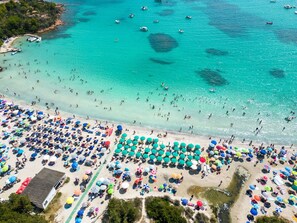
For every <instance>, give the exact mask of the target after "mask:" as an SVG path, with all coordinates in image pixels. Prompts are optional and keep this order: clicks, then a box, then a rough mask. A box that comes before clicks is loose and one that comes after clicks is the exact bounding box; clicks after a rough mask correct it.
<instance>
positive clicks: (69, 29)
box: [0, 0, 297, 144]
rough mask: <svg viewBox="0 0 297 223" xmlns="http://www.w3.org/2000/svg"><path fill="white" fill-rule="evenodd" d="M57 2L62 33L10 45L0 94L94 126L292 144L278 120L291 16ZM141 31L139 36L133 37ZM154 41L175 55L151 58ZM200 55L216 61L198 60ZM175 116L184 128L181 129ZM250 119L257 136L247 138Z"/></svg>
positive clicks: (256, 5) (189, 5) (289, 78)
mask: <svg viewBox="0 0 297 223" xmlns="http://www.w3.org/2000/svg"><path fill="white" fill-rule="evenodd" d="M63 2H64V3H65V4H66V8H67V12H66V13H65V15H64V21H66V26H64V27H60V28H59V30H58V31H55V32H52V33H49V34H45V35H44V36H43V41H42V42H41V43H28V42H26V41H24V40H20V41H18V43H17V44H16V45H17V46H20V47H21V48H22V50H23V52H22V53H20V54H17V55H14V56H12V55H10V54H7V55H6V56H2V55H1V56H0V64H1V65H3V66H5V67H7V70H6V71H5V72H2V73H0V78H1V81H0V88H1V89H2V92H5V93H6V94H7V95H9V96H11V97H14V93H16V96H15V97H17V98H19V99H22V100H26V101H32V100H36V96H37V97H38V98H40V104H41V105H45V103H49V105H50V106H51V107H52V108H55V107H59V109H63V110H65V111H69V112H73V113H78V114H81V115H84V116H86V115H89V116H90V117H94V118H101V119H110V120H117V121H125V122H129V123H132V122H133V121H134V120H135V121H137V123H136V124H139V123H141V124H142V125H148V126H151V127H158V128H166V129H170V130H180V128H182V129H181V130H182V131H183V132H191V131H192V130H189V129H188V127H189V126H191V125H193V126H194V128H193V132H194V133H197V134H202V135H218V136H230V135H231V134H234V135H236V136H237V137H238V138H240V139H242V138H245V139H246V140H251V139H252V140H255V139H256V140H260V141H269V142H273V143H280V142H286V143H288V144H290V143H296V142H297V140H296V135H297V134H296V132H297V125H296V121H295V120H293V121H292V122H290V123H287V122H286V121H285V120H284V118H285V117H287V116H289V115H290V111H296V105H297V88H296V83H297V75H296V74H297V70H296V64H297V62H296V61H297V51H296V49H297V35H296V33H297V27H296V18H297V17H296V16H297V15H295V14H294V10H285V9H284V8H283V3H281V2H277V3H269V1H256V0H251V1H243V0H238V1H226V0H200V1H195V0H182V1H173V0H168V1H162V2H163V3H156V2H154V1H153V0H142V1H135V0H113V1H107V0H104V1H93V0H85V1H67V0H66V1H63ZM286 3H288V4H290V3H291V4H294V1H288V2H286ZM141 6H148V10H147V11H142V10H141ZM130 13H134V14H135V17H134V18H133V19H131V18H129V17H128V16H129V14H130ZM186 15H191V16H192V19H191V20H187V19H185V16H186ZM116 19H119V20H120V21H121V22H120V24H116V23H115V20H116ZM154 20H159V23H153V21H154ZM266 21H273V25H266ZM141 26H147V27H148V29H149V31H148V32H141V31H140V30H139V27H141ZM179 29H183V30H184V33H182V34H181V33H179V32H178V30H179ZM156 33H163V34H168V35H170V36H171V37H172V38H174V39H175V41H176V42H177V45H178V46H177V47H175V48H172V49H171V50H170V49H167V48H166V47H170V45H171V43H172V42H170V43H168V42H165V44H163V45H162V47H165V48H166V49H167V50H170V51H168V52H156V51H155V50H154V49H153V47H152V45H151V44H150V41H149V38H148V37H149V36H150V35H151V34H156ZM155 44H157V43H156V42H155ZM154 46H156V45H154ZM210 48H211V49H216V50H210V51H211V52H212V53H214V54H221V55H212V54H209V53H206V49H210ZM218 50H219V51H218ZM272 69H280V70H282V71H284V77H280V78H278V77H275V76H273V75H272V74H271V73H270V71H271V70H272ZM201 71H202V72H201ZM211 75H216V79H214V80H213V79H211ZM280 75H281V74H280ZM10 76H11V77H12V78H10ZM37 80H38V81H39V82H38V83H37ZM162 82H164V83H165V86H168V87H169V90H168V91H166V90H164V89H163V88H162V87H161V83H162ZM213 82H215V84H217V85H212V84H211V83H213ZM32 87H34V90H32ZM6 88H9V91H7V90H6ZM210 88H215V89H216V92H215V93H210V92H209V89H210ZM88 91H89V93H88ZM90 91H91V93H90ZM76 92H77V93H78V95H76ZM18 95H19V96H18ZM138 97H139V99H138V100H136V99H137V98H138ZM95 100H96V101H95ZM121 101H123V102H122V103H121ZM101 102H102V103H101ZM51 103H54V104H51ZM77 105H78V107H77ZM153 106H154V109H152V107H153ZM110 107H111V109H112V110H110ZM233 108H235V111H234V112H232V109H233ZM243 109H244V110H243ZM199 110H201V112H200V113H199ZM227 111H228V112H229V115H228V116H227V115H226V112H227ZM168 112H170V115H168ZM243 112H245V113H246V114H245V115H244V116H243ZM211 113H212V117H211V118H210V119H208V116H209V114H211ZM185 115H188V116H191V118H190V119H186V120H184V116H185ZM167 118H169V120H168V121H167ZM258 118H259V120H262V124H261V125H262V126H263V127H262V130H261V132H260V133H259V134H258V135H255V133H254V130H255V128H256V127H258V128H260V126H261V125H259V123H258V122H257V119H258ZM231 123H233V127H232V128H230V125H231ZM283 127H286V129H285V130H284V131H282V129H283Z"/></svg>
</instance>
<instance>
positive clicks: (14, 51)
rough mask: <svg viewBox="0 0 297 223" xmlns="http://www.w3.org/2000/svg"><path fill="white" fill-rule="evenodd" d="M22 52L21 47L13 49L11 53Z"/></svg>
mask: <svg viewBox="0 0 297 223" xmlns="http://www.w3.org/2000/svg"><path fill="white" fill-rule="evenodd" d="M20 52H22V50H21V49H13V50H12V53H11V55H16V54H17V53H20Z"/></svg>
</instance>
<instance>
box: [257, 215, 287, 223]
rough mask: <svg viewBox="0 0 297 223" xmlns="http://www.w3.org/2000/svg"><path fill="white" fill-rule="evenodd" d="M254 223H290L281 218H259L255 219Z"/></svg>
mask: <svg viewBox="0 0 297 223" xmlns="http://www.w3.org/2000/svg"><path fill="white" fill-rule="evenodd" d="M256 223H290V221H289V220H287V219H285V218H282V217H276V216H271V217H268V216H261V217H258V218H257V219H256Z"/></svg>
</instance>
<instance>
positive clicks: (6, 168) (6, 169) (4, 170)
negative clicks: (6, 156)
mask: <svg viewBox="0 0 297 223" xmlns="http://www.w3.org/2000/svg"><path fill="white" fill-rule="evenodd" d="M6 171H8V166H7V165H5V166H3V167H2V172H4V173H5V172H6Z"/></svg>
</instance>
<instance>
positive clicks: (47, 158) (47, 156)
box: [42, 155, 50, 160]
mask: <svg viewBox="0 0 297 223" xmlns="http://www.w3.org/2000/svg"><path fill="white" fill-rule="evenodd" d="M49 158H50V157H49V155H44V156H43V158H42V159H43V160H49Z"/></svg>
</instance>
